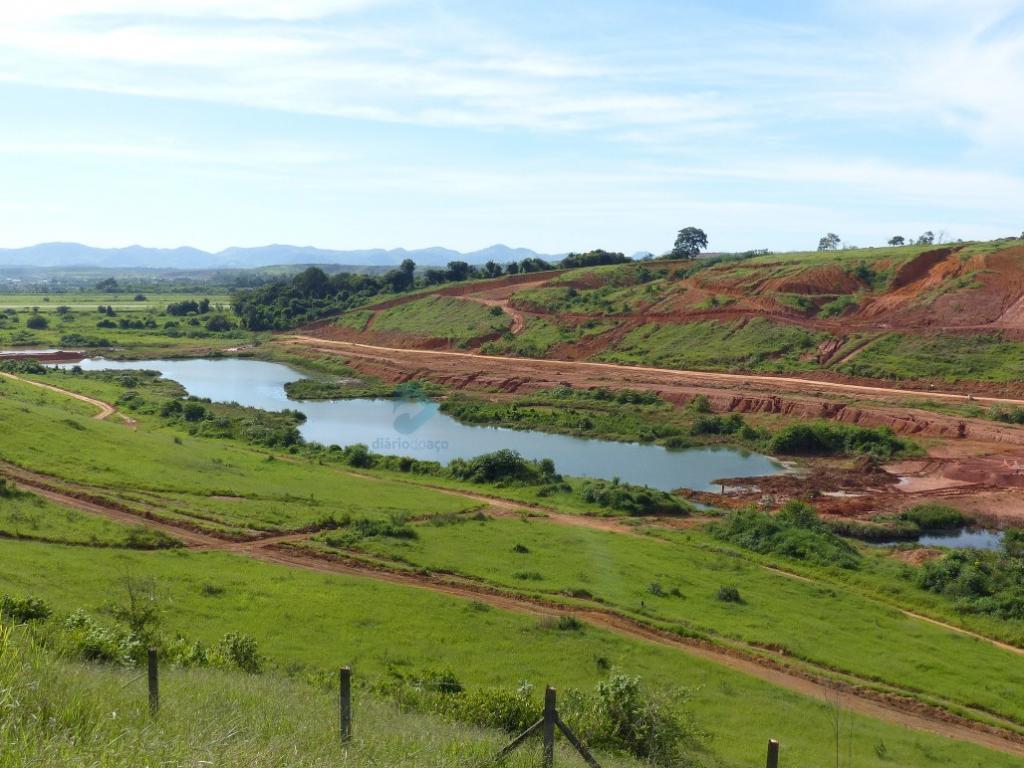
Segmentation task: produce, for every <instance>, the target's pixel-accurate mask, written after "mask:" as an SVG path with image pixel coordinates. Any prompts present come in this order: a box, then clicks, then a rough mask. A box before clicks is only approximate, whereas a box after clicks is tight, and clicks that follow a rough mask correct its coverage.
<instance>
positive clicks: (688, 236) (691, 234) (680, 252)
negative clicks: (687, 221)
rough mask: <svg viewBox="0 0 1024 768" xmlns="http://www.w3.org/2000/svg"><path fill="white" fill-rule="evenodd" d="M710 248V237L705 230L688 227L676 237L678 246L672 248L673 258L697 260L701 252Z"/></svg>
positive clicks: (681, 230)
mask: <svg viewBox="0 0 1024 768" xmlns="http://www.w3.org/2000/svg"><path fill="white" fill-rule="evenodd" d="M707 247H708V236H707V235H706V234H705V233H704V230H703V229H698V228H697V227H686V228H684V229H680V230H679V234H678V235H676V244H675V245H674V246H673V248H672V256H673V257H674V258H677V259H695V258H697V256H698V255H700V252H701V251H703V250H704V249H706V248H707Z"/></svg>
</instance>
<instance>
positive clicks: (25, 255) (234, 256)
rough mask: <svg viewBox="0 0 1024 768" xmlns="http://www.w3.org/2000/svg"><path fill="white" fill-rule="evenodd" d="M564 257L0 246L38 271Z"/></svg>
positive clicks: (0, 254)
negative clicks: (40, 269)
mask: <svg viewBox="0 0 1024 768" xmlns="http://www.w3.org/2000/svg"><path fill="white" fill-rule="evenodd" d="M563 255H564V254H546V253H538V252H536V251H533V250H531V249H529V248H512V247H509V246H507V245H503V244H501V243H496V244H495V245H491V246H488V247H486V248H481V249H479V250H476V251H468V252H462V251H456V250H454V249H451V248H443V247H441V246H432V247H428V248H414V249H406V248H390V249H388V248H365V249H350V250H335V249H328V248H317V247H315V246H311V245H306V246H299V245H288V244H283V243H272V244H269V245H262V246H254V247H240V246H232V247H229V248H224V249H223V250H220V251H215V252H211V251H204V250H202V249H200V248H193V247H190V246H179V247H177V248H151V247H148V246H143V245H129V246H125V247H122V248H96V247H93V246H89V245H83V244H81V243H73V242H50V243H38V244H36V245H30V246H26V247H24V248H0V266H5V267H14V266H19V267H20V266H35V267H72V266H74V267H120V268H138V267H147V268H165V269H211V268H225V267H268V266H278V265H290V264H347V265H354V266H390V265H395V266H397V265H398V264H400V263H401V262H402V260H403V259H412V260H413V261H415V262H416V263H417V265H419V266H426V267H437V266H444V265H445V264H447V263H448V262H449V261H466V262H468V263H470V264H483V263H485V262H487V261H490V260H493V261H498V262H507V261H520V260H522V259H524V258H533V257H539V258H542V259H557V258H560V257H561V256H563Z"/></svg>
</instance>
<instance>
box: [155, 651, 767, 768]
mask: <svg viewBox="0 0 1024 768" xmlns="http://www.w3.org/2000/svg"><path fill="white" fill-rule="evenodd" d="M146 656H147V661H148V677H149V711H150V714H152V715H156V714H157V712H159V711H160V674H159V668H158V666H157V654H156V648H150V649H149V651H148V652H147V654H146ZM556 697H557V693H556V691H555V689H554V688H552V687H551V686H550V685H549V686H548V687H547V688H546V689H545V690H544V715H543V717H541V719H540V720H538V721H537V722H535V723H534V724H533V725H531V726H530V727H529V728H527V729H526V730H525V731H523V732H522V733H521V734H519V735H518V736H516V737H515V738H514V739H513V740H512V741H511V742H510V743H509V744H508V745H507V746H506V747H505V748H504V749H502V750H501V752H499V753H498V754H497V756H496V758H495V759H496V760H500V759H501V758H503V757H505V756H507V755H508V754H509V753H511V752H513V751H514V750H515V749H516V748H517V747H519V746H520V745H522V744H523V742H525V741H526V740H527V739H528V738H530V736H532V735H533V734H534V733H536V732H537V731H538V730H540V731H541V732H542V734H543V737H544V753H543V766H544V768H553V766H554V764H555V729H556V728H557V729H558V730H560V731H561V732H562V734H563V735H564V736H565V738H566V739H567V740H568V742H569V743H570V744H572V746H573V749H575V750H576V751H577V752H578V753H579V755H580V757H582V758H583V759H584V761H586V763H587V765H589V766H590V767H591V768H601V766H600V764H598V762H597V760H596V759H595V758H594V756H593V755H592V754H591V753H590V750H588V749H587V748H586V747H585V746H584V745H583V742H581V741H580V740H579V739H578V738H576V734H574V733H573V732H572V730H571V729H570V728H569V726H567V725H566V724H565V722H564V721H563V720H562V718H561V716H560V715H559V714H558V706H557V698H556ZM338 735H339V736H340V737H341V741H342V742H343V743H344V742H347V741H350V740H351V739H352V669H351V668H350V667H341V669H339V670H338ZM766 766H767V768H779V742H778V741H777V740H775V739H770V740H769V741H768V760H767V763H766Z"/></svg>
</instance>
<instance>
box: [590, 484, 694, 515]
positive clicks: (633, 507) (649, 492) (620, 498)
mask: <svg viewBox="0 0 1024 768" xmlns="http://www.w3.org/2000/svg"><path fill="white" fill-rule="evenodd" d="M579 496H580V498H581V499H583V501H586V502H588V503H590V504H598V505H599V506H602V507H605V508H606V509H614V510H616V511H617V512H625V513H626V514H629V515H686V514H689V513H690V511H691V508H690V505H689V504H687V503H686V502H685V501H684V500H683V499H681V498H679V497H678V496H674V495H672V494H671V493H666V492H665V491H659V490H656V489H654V488H648V487H646V486H638V485H631V484H629V483H621V482H619V481H618V480H610V481H609V480H586V481H585V482H584V483H583V484H582V485H581V486H580V488H579Z"/></svg>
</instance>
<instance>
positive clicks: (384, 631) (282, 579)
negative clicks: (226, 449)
mask: <svg viewBox="0 0 1024 768" xmlns="http://www.w3.org/2000/svg"><path fill="white" fill-rule="evenodd" d="M55 572H59V573H61V574H62V575H61V578H60V580H59V583H55V580H54V579H53V576H52V575H53V573H55ZM126 573H128V574H133V575H136V576H152V577H154V578H156V579H157V583H158V584H159V586H160V589H161V592H162V593H163V594H164V595H165V600H166V605H167V611H166V614H165V616H164V623H165V625H166V628H167V630H168V631H170V632H174V631H181V632H183V633H185V634H186V636H188V637H190V638H198V639H202V640H206V641H208V642H211V643H212V642H215V640H216V639H217V638H218V637H221V636H222V635H223V634H224V633H225V632H230V631H240V630H244V631H247V632H249V633H250V634H252V635H254V636H255V637H256V639H257V641H258V642H259V647H260V650H261V651H262V652H263V653H265V654H266V655H267V656H268V657H269V658H270V659H271V661H272V662H274V663H276V664H277V665H279V666H281V667H282V668H289V669H291V670H292V671H293V673H294V672H296V671H299V670H302V669H306V670H309V671H316V670H327V669H333V668H336V667H337V666H338V665H340V664H343V663H349V664H352V665H353V666H354V668H356V669H358V670H359V671H360V675H362V676H364V677H366V678H370V677H381V676H385V677H386V676H387V675H389V674H390V670H399V671H405V672H416V671H423V670H425V669H431V668H433V669H438V668H440V669H445V668H450V669H452V670H455V671H456V673H457V675H458V678H459V680H460V681H462V682H463V683H464V684H466V685H469V686H486V685H509V686H510V685H515V684H517V683H518V682H519V681H522V680H529V681H531V682H533V683H535V684H537V685H542V684H543V683H545V682H551V683H552V684H557V685H559V686H562V687H572V686H579V687H589V686H591V685H593V684H594V683H595V682H596V681H597V680H598V679H600V678H601V677H602V675H603V674H605V673H603V672H602V669H603V668H604V667H606V666H607V665H611V666H613V667H615V668H618V669H621V670H623V671H626V672H629V673H631V674H638V675H640V676H641V677H642V678H643V679H645V680H651V681H657V682H658V684H659V685H661V686H666V687H671V686H679V685H681V686H685V687H687V688H689V689H690V690H691V691H692V694H691V697H690V700H689V707H690V708H691V709H692V710H693V712H694V713H695V715H696V716H697V718H698V721H699V722H700V723H701V724H702V725H703V726H704V727H705V728H706V729H707V730H708V731H710V733H711V736H712V738H711V749H712V750H713V752H714V753H715V754H716V755H718V756H720V757H721V758H722V760H723V761H724V762H725V764H727V765H735V766H739V765H749V764H751V763H752V762H754V761H755V760H758V759H760V755H762V753H763V748H764V741H765V740H766V738H767V737H768V736H774V737H776V738H780V739H781V740H782V741H783V743H784V744H785V745H786V755H787V758H788V760H791V761H792V762H793V763H794V764H809V763H810V764H821V763H823V762H824V761H826V760H827V759H828V756H829V754H830V753H831V751H832V750H833V749H834V746H833V743H832V742H831V741H830V736H829V728H830V725H829V723H830V720H829V718H830V714H829V713H830V707H829V705H827V704H824V703H817V702H814V701H811V700H809V699H807V698H804V697H802V696H798V695H795V694H791V693H787V692H785V691H782V690H780V689H778V688H775V687H773V686H771V685H769V684H767V683H763V682H760V681H758V680H755V679H752V678H749V677H746V676H745V675H743V674H741V673H737V672H732V671H730V670H728V669H726V668H723V667H722V666H720V665H717V664H714V663H711V662H707V661H703V660H699V659H696V658H691V657H687V656H685V655H681V654H680V653H679V652H678V651H674V650H672V649H669V648H664V647H660V646H656V645H648V644H645V643H639V642H636V641H630V640H626V639H624V638H620V637H618V636H615V635H613V634H610V633H608V632H604V631H600V630H596V629H592V628H585V629H583V630H559V629H557V628H552V627H548V626H547V625H545V624H543V623H539V622H538V620H537V619H536V618H533V617H529V616H521V615H517V614H511V613H505V612H502V611H498V610H495V609H486V608H481V607H480V606H478V605H476V604H474V603H472V602H468V601H463V600H459V599H455V598H450V597H446V596H443V595H437V594H433V593H430V592H426V591H424V590H418V589H410V588H407V587H399V586H395V585H390V584H385V583H381V582H372V581H367V580H364V579H359V578H353V577H347V576H341V575H324V574H313V573H308V572H304V571H299V570H292V569H288V568H285V567H279V566H271V565H265V564H261V563H256V562H252V561H247V560H245V559H242V558H239V557H237V556H233V555H226V554H220V553H214V552H210V553H202V554H192V553H187V552H180V553H160V552H150V553H135V552H124V551H121V552H114V551H111V550H86V549H84V548H80V547H77V548H69V547H61V546H56V545H40V544H34V543H29V542H3V541H0V578H2V581H3V583H4V584H5V585H6V587H5V588H6V589H8V590H11V591H14V592H15V593H17V594H34V595H39V596H42V597H44V598H45V599H47V600H48V601H49V602H50V603H52V604H53V605H54V606H55V607H56V608H57V609H59V610H63V611H71V610H74V609H77V608H82V607H84V608H85V609H87V610H90V611H102V610H103V608H104V606H106V605H108V604H109V603H110V601H111V600H112V599H116V596H117V589H118V585H119V583H120V580H121V579H122V578H123V577H124V575H125V574H126ZM211 584H212V585H214V586H215V587H216V589H209V588H208V587H207V588H206V589H204V585H211ZM211 593H215V594H211ZM850 721H851V730H852V734H853V735H852V736H851V737H849V743H848V744H847V741H846V740H845V739H846V737H844V740H843V742H842V744H843V749H844V750H845V749H846V748H847V746H849V748H850V749H851V751H852V752H853V754H854V755H855V758H856V760H857V764H858V765H864V766H878V767H882V766H887V765H890V764H892V763H891V762H890V761H894V762H895V764H898V765H921V766H924V765H934V764H935V763H934V761H935V760H936V759H939V756H941V757H942V759H945V760H948V761H949V764H950V765H968V766H974V765H977V766H982V765H991V766H1011V765H1016V759H1015V758H1011V757H1007V756H1002V755H998V754H995V753H990V752H988V751H986V750H983V749H979V748H977V747H974V746H971V745H967V744H963V743H959V742H950V741H948V740H945V739H942V738H938V737H934V736H929V735H926V734H922V733H916V732H911V731H906V730H904V729H902V728H899V727H893V726H888V725H885V724H881V723H878V722H877V721H872V720H869V719H865V718H860V717H851V718H850ZM879 744H884V753H883V754H884V757H879V752H880V750H879V749H878V745H879Z"/></svg>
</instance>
